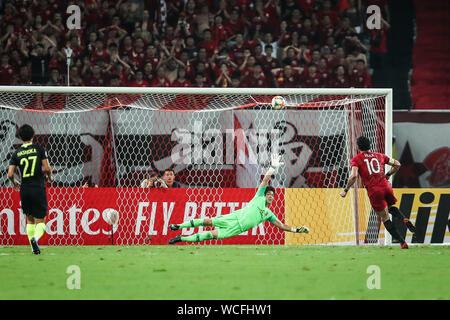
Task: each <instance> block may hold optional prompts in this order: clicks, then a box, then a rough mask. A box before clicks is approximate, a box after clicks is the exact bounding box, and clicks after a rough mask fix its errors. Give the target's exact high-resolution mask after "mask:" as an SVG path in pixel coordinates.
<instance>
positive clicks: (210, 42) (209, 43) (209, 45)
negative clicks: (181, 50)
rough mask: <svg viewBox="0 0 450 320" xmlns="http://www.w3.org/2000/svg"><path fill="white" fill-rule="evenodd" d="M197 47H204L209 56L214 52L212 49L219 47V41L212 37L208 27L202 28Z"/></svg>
mask: <svg viewBox="0 0 450 320" xmlns="http://www.w3.org/2000/svg"><path fill="white" fill-rule="evenodd" d="M198 47H199V48H205V49H206V54H207V56H208V58H209V57H211V56H212V55H213V53H214V49H216V48H218V47H219V42H218V41H217V40H214V39H213V38H212V33H211V30H210V29H204V30H203V39H202V41H200V42H199V43H198Z"/></svg>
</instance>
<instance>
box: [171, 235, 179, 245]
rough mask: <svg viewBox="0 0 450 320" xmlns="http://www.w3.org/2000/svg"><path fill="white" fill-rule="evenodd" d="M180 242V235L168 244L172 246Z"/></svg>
mask: <svg viewBox="0 0 450 320" xmlns="http://www.w3.org/2000/svg"><path fill="white" fill-rule="evenodd" d="M180 241H181V235H177V236H176V237H175V238H172V239H170V240H169V244H174V243H177V242H180Z"/></svg>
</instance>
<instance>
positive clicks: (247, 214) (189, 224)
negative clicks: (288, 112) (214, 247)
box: [169, 155, 309, 244]
mask: <svg viewBox="0 0 450 320" xmlns="http://www.w3.org/2000/svg"><path fill="white" fill-rule="evenodd" d="M271 164H272V166H271V167H270V168H269V170H268V171H267V173H266V174H265V176H264V178H263V180H262V182H261V184H260V185H259V188H258V191H257V192H256V194H255V196H254V197H253V199H252V200H251V201H250V202H249V204H248V205H247V206H246V207H245V208H242V209H239V210H236V211H234V212H232V213H230V214H226V215H223V216H219V217H216V218H206V219H194V220H190V221H186V222H183V223H182V224H171V225H169V227H170V229H171V230H173V231H176V230H179V229H181V228H195V227H200V226H203V227H214V230H212V231H206V232H203V233H196V234H193V235H191V236H187V237H182V236H181V235H178V236H176V237H175V238H172V239H170V240H169V244H174V243H177V242H180V241H187V242H199V241H204V240H211V239H225V238H230V237H234V236H237V235H238V234H241V233H243V232H245V231H247V230H250V229H251V228H253V227H255V226H257V225H258V224H260V223H262V222H264V221H266V220H269V222H271V223H272V224H273V225H275V226H277V227H278V228H280V229H281V230H283V231H288V232H297V233H309V229H308V227H306V226H302V227H301V228H295V227H290V226H288V225H286V224H284V223H282V222H281V221H280V220H278V219H277V217H276V216H275V215H274V214H273V212H272V211H271V210H270V209H269V208H268V206H269V205H270V204H271V203H272V201H273V200H274V198H275V188H273V187H271V186H268V183H269V180H270V178H271V176H272V174H273V173H274V172H275V171H276V170H277V169H278V168H279V167H280V166H281V165H283V163H282V162H281V161H280V156H279V155H272V163H271Z"/></svg>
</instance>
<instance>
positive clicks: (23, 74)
mask: <svg viewBox="0 0 450 320" xmlns="http://www.w3.org/2000/svg"><path fill="white" fill-rule="evenodd" d="M0 70H1V67H0ZM19 70H20V71H19V74H18V75H16V76H15V77H14V80H13V83H12V84H13V85H14V86H18V85H26V86H29V85H31V84H32V83H31V75H30V69H29V68H28V66H26V65H23V66H21V67H20V69H19ZM0 73H1V71H0ZM0 78H2V76H0Z"/></svg>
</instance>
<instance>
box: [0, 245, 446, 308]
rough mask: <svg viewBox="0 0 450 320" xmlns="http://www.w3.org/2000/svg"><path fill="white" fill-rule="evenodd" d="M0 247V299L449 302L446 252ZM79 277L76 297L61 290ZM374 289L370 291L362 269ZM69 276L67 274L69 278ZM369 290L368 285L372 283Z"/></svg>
mask: <svg viewBox="0 0 450 320" xmlns="http://www.w3.org/2000/svg"><path fill="white" fill-rule="evenodd" d="M30 251H31V249H30V248H29V247H27V246H4V247H0V284H1V285H0V299H100V300H101V299H125V300H127V299H151V300H154V299H157V300H166V299H171V300H172V299H173V300H184V299H188V300H198V299H202V300H203V299H207V300H217V299H224V300H225V299H235V300H255V299H256V300H260V299H262V300H308V299H320V300H324V299H337V300H346V299H357V300H360V299H368V300H375V299H395V300H397V299H407V300H415V299H426V300H428V299H445V300H448V299H450V290H449V283H450V273H449V269H448V268H449V266H450V247H442V246H441V247H432V246H415V247H410V249H409V250H400V249H399V247H397V246H393V247H378V246H359V247H355V246H348V247H341V246H337V247H336V246H207V245H206V246H193V245H190V246H130V247H128V246H43V247H42V248H41V251H42V254H41V255H39V256H35V255H32V254H31V252H30ZM72 265H76V266H78V267H79V268H80V269H79V270H80V276H81V277H80V281H81V288H80V289H72V290H70V289H68V287H67V281H68V280H69V282H70V283H71V281H70V280H71V278H70V277H71V276H72V275H73V274H72V273H67V271H68V267H69V266H72ZM372 265H375V266H378V267H379V270H380V284H381V288H380V289H369V288H368V287H367V281H368V279H369V277H371V276H373V272H370V273H368V267H369V266H372ZM69 270H70V269H69ZM369 282H371V281H370V279H369Z"/></svg>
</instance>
